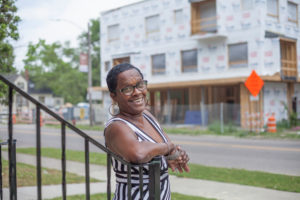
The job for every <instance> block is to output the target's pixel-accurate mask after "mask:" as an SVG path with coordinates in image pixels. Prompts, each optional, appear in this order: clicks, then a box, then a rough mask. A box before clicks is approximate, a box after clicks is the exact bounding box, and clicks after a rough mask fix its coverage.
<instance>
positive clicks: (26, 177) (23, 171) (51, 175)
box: [2, 160, 99, 187]
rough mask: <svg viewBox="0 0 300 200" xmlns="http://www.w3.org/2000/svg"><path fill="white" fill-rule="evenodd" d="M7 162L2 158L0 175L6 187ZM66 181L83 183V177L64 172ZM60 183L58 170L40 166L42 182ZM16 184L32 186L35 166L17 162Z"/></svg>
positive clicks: (34, 179)
mask: <svg viewBox="0 0 300 200" xmlns="http://www.w3.org/2000/svg"><path fill="white" fill-rule="evenodd" d="M8 171H9V170H8V162H7V161H6V160H2V176H3V187H8ZM66 180H67V183H84V182H85V177H83V176H78V175H76V174H73V173H66ZM90 180H91V182H97V181H98V182H99V180H96V179H94V178H91V179H90ZM61 183H62V173H61V171H59V170H55V169H47V168H42V184H43V185H55V184H61ZM17 184H18V187H22V186H34V185H36V168H35V167H34V166H32V165H27V164H23V163H18V164H17Z"/></svg>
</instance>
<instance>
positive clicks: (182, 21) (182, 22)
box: [173, 8, 184, 25]
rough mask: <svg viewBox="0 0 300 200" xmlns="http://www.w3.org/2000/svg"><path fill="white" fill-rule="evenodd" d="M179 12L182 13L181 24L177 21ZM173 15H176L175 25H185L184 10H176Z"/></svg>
mask: <svg viewBox="0 0 300 200" xmlns="http://www.w3.org/2000/svg"><path fill="white" fill-rule="evenodd" d="M178 12H182V19H181V22H178V21H177V20H176V19H177V18H176V13H178ZM173 14H174V24H177V25H180V24H184V12H183V8H179V9H175V10H174V11H173Z"/></svg>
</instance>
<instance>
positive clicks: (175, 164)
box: [168, 146, 190, 173]
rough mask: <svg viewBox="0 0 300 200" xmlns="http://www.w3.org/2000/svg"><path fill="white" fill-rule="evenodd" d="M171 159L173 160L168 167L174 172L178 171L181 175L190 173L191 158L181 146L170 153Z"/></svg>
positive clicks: (169, 161)
mask: <svg viewBox="0 0 300 200" xmlns="http://www.w3.org/2000/svg"><path fill="white" fill-rule="evenodd" d="M169 158H172V159H171V160H168V165H169V167H170V168H171V169H172V171H173V172H174V171H176V170H178V171H179V172H180V173H182V172H183V171H186V172H189V171H190V168H189V166H188V165H187V163H188V161H189V160H190V159H189V156H188V155H187V153H186V152H185V151H184V150H183V149H182V148H181V147H180V146H176V148H175V149H174V150H173V151H172V152H171V153H170V156H169Z"/></svg>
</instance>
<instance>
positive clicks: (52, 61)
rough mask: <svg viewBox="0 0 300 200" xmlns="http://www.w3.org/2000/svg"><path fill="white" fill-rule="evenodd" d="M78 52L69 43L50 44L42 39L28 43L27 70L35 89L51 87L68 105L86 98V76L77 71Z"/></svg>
mask: <svg viewBox="0 0 300 200" xmlns="http://www.w3.org/2000/svg"><path fill="white" fill-rule="evenodd" d="M77 55H78V50H76V49H74V48H71V47H70V46H69V42H66V43H65V44H63V45H62V44H60V43H58V42H55V43H53V44H47V43H46V41H45V40H39V42H38V43H37V44H32V43H31V44H29V46H28V50H27V54H26V59H25V60H24V63H25V69H26V70H28V72H29V79H30V80H32V81H33V82H34V83H35V87H37V88H38V89H41V88H50V89H51V90H52V91H53V93H54V94H55V95H57V96H61V97H63V98H64V99H65V101H66V102H71V103H78V102H80V101H83V100H84V98H85V95H86V88H87V75H86V74H84V73H82V72H80V71H78V64H77V65H76V63H78V56H77Z"/></svg>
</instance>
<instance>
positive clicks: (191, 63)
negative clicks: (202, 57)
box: [181, 49, 198, 72]
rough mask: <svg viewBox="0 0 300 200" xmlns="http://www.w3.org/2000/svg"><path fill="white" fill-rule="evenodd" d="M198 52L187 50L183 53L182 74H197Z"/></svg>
mask: <svg viewBox="0 0 300 200" xmlns="http://www.w3.org/2000/svg"><path fill="white" fill-rule="evenodd" d="M197 63H198V62H197V50H196V49H194V50H187V51H182V52H181V70H182V72H197Z"/></svg>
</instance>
